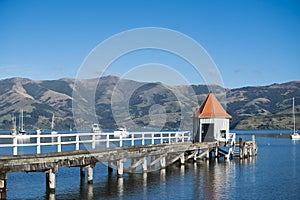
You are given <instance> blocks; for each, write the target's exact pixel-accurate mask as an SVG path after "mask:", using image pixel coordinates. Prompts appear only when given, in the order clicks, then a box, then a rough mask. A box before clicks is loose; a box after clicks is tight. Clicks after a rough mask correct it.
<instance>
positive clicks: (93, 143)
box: [92, 133, 96, 149]
mask: <svg viewBox="0 0 300 200" xmlns="http://www.w3.org/2000/svg"><path fill="white" fill-rule="evenodd" d="M92 140H93V141H92V149H95V148H96V141H95V140H96V136H95V133H93V135H92Z"/></svg>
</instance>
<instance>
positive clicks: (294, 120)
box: [293, 97, 296, 134]
mask: <svg viewBox="0 0 300 200" xmlns="http://www.w3.org/2000/svg"><path fill="white" fill-rule="evenodd" d="M293 122H294V134H295V133H296V119H295V97H293Z"/></svg>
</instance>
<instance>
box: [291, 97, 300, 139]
mask: <svg viewBox="0 0 300 200" xmlns="http://www.w3.org/2000/svg"><path fill="white" fill-rule="evenodd" d="M293 123H294V130H293V131H294V133H293V134H291V139H292V140H300V134H298V133H296V119H295V98H294V97H293Z"/></svg>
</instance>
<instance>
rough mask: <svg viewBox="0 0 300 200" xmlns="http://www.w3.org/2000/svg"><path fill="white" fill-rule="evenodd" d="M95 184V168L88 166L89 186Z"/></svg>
mask: <svg viewBox="0 0 300 200" xmlns="http://www.w3.org/2000/svg"><path fill="white" fill-rule="evenodd" d="M92 183H93V166H91V165H88V184H92Z"/></svg>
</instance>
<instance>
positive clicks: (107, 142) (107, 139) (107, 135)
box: [106, 134, 109, 148]
mask: <svg viewBox="0 0 300 200" xmlns="http://www.w3.org/2000/svg"><path fill="white" fill-rule="evenodd" d="M106 148H109V134H106Z"/></svg>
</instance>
